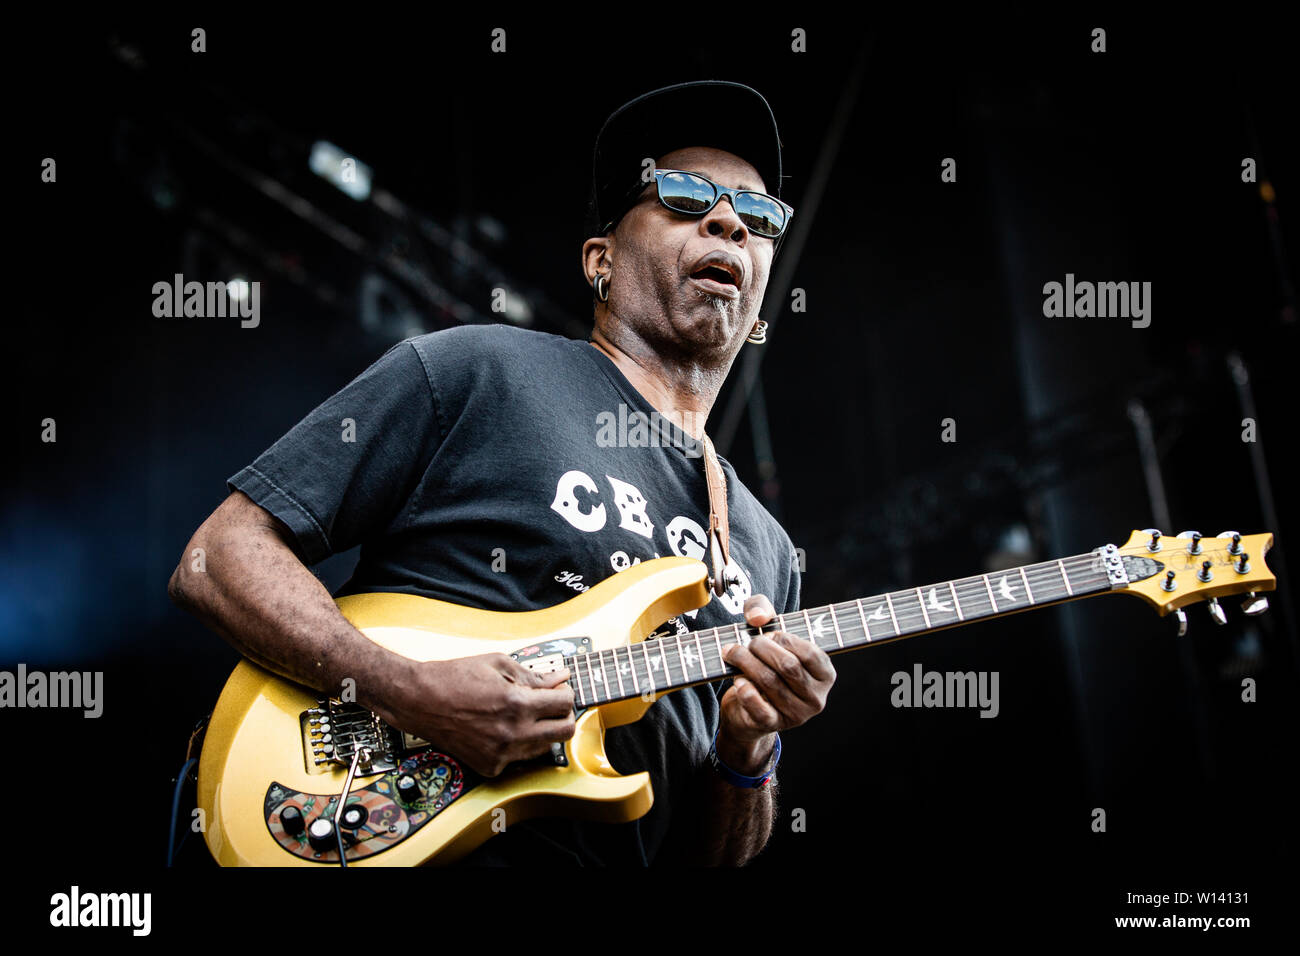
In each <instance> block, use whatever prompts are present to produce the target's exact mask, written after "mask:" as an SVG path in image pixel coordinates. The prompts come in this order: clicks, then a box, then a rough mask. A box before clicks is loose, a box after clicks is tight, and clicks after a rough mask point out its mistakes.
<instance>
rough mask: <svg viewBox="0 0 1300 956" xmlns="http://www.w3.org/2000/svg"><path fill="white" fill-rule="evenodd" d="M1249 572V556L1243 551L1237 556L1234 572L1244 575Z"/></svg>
mask: <svg viewBox="0 0 1300 956" xmlns="http://www.w3.org/2000/svg"><path fill="white" fill-rule="evenodd" d="M1249 570H1250V555H1248V554H1247V553H1246V552H1245V551H1243V552H1241V554H1239V555H1237V567H1236V571H1237V573H1238V574H1245V573H1246V572H1247V571H1249Z"/></svg>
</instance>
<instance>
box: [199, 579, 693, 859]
mask: <svg viewBox="0 0 1300 956" xmlns="http://www.w3.org/2000/svg"><path fill="white" fill-rule="evenodd" d="M707 576H708V571H707V568H706V567H705V565H704V564H703V563H702V562H700V561H697V560H694V559H692V558H680V557H671V558H658V559H655V560H651V561H643V562H641V563H640V564H637V565H634V566H633V567H631V568H628V569H627V570H625V571H621V572H619V573H618V574H616V575H613V576H612V577H610V578H607V579H606V580H604V581H602V582H601V583H599V584H597V585H595V586H594V587H592V588H591V589H590V590H588V591H585V592H583V593H582V594H579V595H576V596H575V597H573V598H572V599H570V600H568V601H566V602H564V603H563V604H559V605H556V606H555V607H551V608H545V609H542V610H537V611H522V612H516V613H510V612H497V611H483V610H477V609H473V608H465V607H461V606H459V605H455V604H450V603H447V602H443V601H435V600H432V599H430V598H423V597H417V596H414V595H409V594H360V595H353V596H350V597H345V598H340V599H339V600H338V605H339V608H340V609H341V610H342V612H343V614H344V616H345V617H347V618H348V620H349V621H351V622H352V623H353V624H354V625H355V626H356V627H357V628H358V629H359V630H360V631H362V633H364V634H365V635H366V637H367V638H369V639H370V640H372V641H374V642H375V643H376V644H379V645H381V646H382V647H384V648H386V649H388V650H390V651H393V652H394V653H397V654H401V655H402V656H404V657H407V658H410V659H411V660H416V661H434V660H452V659H455V658H459V657H470V656H474V655H478V654H489V653H495V652H499V653H503V654H507V655H512V656H514V657H515V658H516V660H518V661H519V662H520V663H521V664H524V665H525V666H533V667H536V668H537V669H539V670H551V669H554V668H555V667H558V666H561V662H560V658H561V657H562V656H563V655H564V654H570V655H571V654H573V653H575V652H592V651H604V650H611V649H614V648H618V647H625V646H627V645H629V644H631V643H636V642H639V641H642V640H644V638H645V637H646V635H647V634H649V633H651V632H652V631H653V630H654V629H655V628H656V627H657V626H658V625H659V624H661V623H662V622H663V621H665V620H667V619H668V618H670V617H672V616H674V615H676V614H681V613H683V612H685V611H688V610H691V609H693V608H697V607H701V606H703V605H704V604H705V603H706V602H707V601H708V600H709V597H710V592H709V590H708V586H707V584H706V578H707ZM658 696H660V695H659V694H655V693H652V692H647V693H646V694H644V695H642V696H639V697H634V698H632V699H630V700H621V701H618V702H616V703H611V704H604V705H600V706H596V707H590V708H587V709H584V710H581V711H580V712H579V714H578V719H577V729H576V732H575V734H574V736H573V738H572V739H571V740H568V741H565V742H564V744H563V746H562V747H560V746H558V745H557V748H556V749H557V752H556V753H555V754H553V755H552V756H550V757H545V758H541V759H540V760H538V761H529V762H528V763H526V764H522V765H517V766H515V767H512V768H511V769H509V770H507V771H506V772H505V773H503V774H502V775H500V776H499V777H496V778H492V779H484V778H481V777H478V776H477V775H476V774H474V773H473V771H471V770H470V769H469V768H468V767H463V766H462V765H460V764H459V763H458V762H457V760H456V759H455V756H454V755H450V754H441V753H438V752H437V750H436V747H433V746H432V745H430V744H428V743H427V742H424V741H418V739H416V738H406V739H405V741H404V742H405V744H406V746H402V745H401V744H402V742H403V740H402V736H401V735H400V734H399V733H398V732H396V731H394V730H393V729H392V728H388V727H387V726H386V725H383V724H382V723H380V722H378V720H377V718H374V717H373V715H370V714H369V712H368V711H365V710H364V709H363V708H360V707H357V706H356V705H346V704H343V703H342V702H339V701H338V700H334V701H332V702H331V701H324V700H322V698H321V696H320V695H319V694H317V693H316V692H314V691H311V690H308V689H306V688H304V687H302V686H300V685H298V684H295V683H292V682H290V681H287V680H285V679H283V678H281V677H279V676H277V675H275V674H272V673H271V672H269V671H267V670H264V669H263V668H261V667H258V666H257V665H255V664H252V663H250V662H249V661H246V660H245V661H242V662H241V663H240V664H239V665H238V666H237V667H236V668H235V671H234V673H233V674H232V675H231V677H230V679H229V680H228V681H227V682H226V685H225V688H224V690H223V691H222V694H221V697H220V699H219V700H218V702H217V706H216V709H215V710H214V711H213V714H212V718H211V721H210V722H209V725H208V729H207V733H206V737H205V740H204V745H203V753H202V757H201V759H200V763H199V788H198V797H199V807H200V808H201V809H202V810H203V812H204V821H205V824H206V827H205V833H204V835H205V839H206V840H207V844H208V848H209V850H210V851H211V853H212V855H213V857H214V858H215V859H216V860H217V862H219V863H221V864H222V865H226V866H321V865H334V866H337V865H339V854H338V850H337V837H333V838H331V839H330V840H329V841H328V842H327V840H326V839H325V838H324V837H323V836H322V835H321V834H319V833H318V834H317V836H318V840H317V843H316V845H314V846H313V844H312V842H311V841H310V840H309V834H310V830H309V829H308V827H310V826H311V825H312V824H313V823H315V822H316V821H317V820H320V819H322V818H325V819H328V820H331V821H333V820H334V819H336V814H337V809H338V797H339V795H340V794H341V793H342V792H343V790H344V786H345V783H346V780H347V777H348V770H349V767H350V763H351V761H350V759H348V760H340V759H339V758H340V757H342V756H344V755H346V756H348V757H349V758H350V756H351V754H352V753H353V752H355V750H356V749H358V748H359V747H360V744H359V743H357V742H358V741H361V742H364V743H365V744H366V745H367V746H368V747H370V751H371V753H372V754H373V755H374V756H375V758H376V759H374V760H373V761H372V763H371V765H370V766H368V767H367V766H364V765H362V766H360V767H359V769H358V770H357V773H356V777H355V779H354V781H353V783H352V785H351V787H350V789H349V791H348V799H347V803H346V804H345V806H344V817H343V818H342V822H343V823H344V824H345V825H343V826H341V827H340V830H341V832H342V833H343V834H344V841H345V845H346V846H347V850H346V852H347V863H348V865H349V866H414V865H421V864H425V863H431V862H435V863H447V862H451V861H453V860H455V859H457V858H459V857H461V856H464V855H465V854H467V853H469V852H470V851H472V850H474V849H475V848H477V847H478V846H479V845H480V844H482V843H483V842H484V841H486V840H487V839H488V838H490V837H491V836H493V835H494V834H495V833H497V832H500V831H501V829H502V827H503V826H508V825H512V824H514V823H517V822H519V821H521V820H524V819H527V818H529V817H534V816H541V815H547V816H549V815H556V816H572V817H585V818H588V819H593V820H600V821H605V822H623V821H628V820H634V819H636V818H638V817H640V816H642V815H643V814H645V813H646V811H648V810H649V809H650V806H651V804H652V802H653V800H654V795H653V793H652V791H651V786H650V778H649V774H646V773H637V774H632V775H628V776H623V775H621V774H619V773H618V772H617V771H615V770H614V769H613V767H611V766H610V763H609V760H608V759H607V758H606V755H605V730H606V729H607V728H609V727H616V726H619V725H621V724H627V723H631V722H633V721H635V720H637V719H639V718H640V717H641V715H642V714H644V713H645V711H646V709H648V708H649V706H650V704H651V703H653V701H654V700H655V699H656V698H657V697H658ZM348 740H352V741H353V749H352V750H346V749H345V748H346V747H347V746H348V744H347V741H348ZM371 744H373V746H371ZM388 744H393V746H387V745H388ZM336 747H337V748H338V749H334V748H336ZM560 751H562V752H560ZM383 754H388V755H391V759H383V757H382V755H383ZM313 755H315V756H313ZM330 757H334V758H335V759H329V758H330ZM403 777H406V778H407V780H405V781H403V780H402V778H403ZM411 780H414V781H415V783H416V784H418V789H408V790H407V791H406V792H401V789H400V786H401V784H405V785H406V786H407V787H408V788H410V787H411ZM295 808H296V813H295ZM286 811H287V813H286ZM349 815H350V818H349ZM358 820H360V821H361V822H360V823H359V824H358V822H357V821H358ZM299 823H301V824H302V826H301V827H300V826H299V825H298V824H299ZM349 823H351V824H355V825H352V826H349V825H347V824H349Z"/></svg>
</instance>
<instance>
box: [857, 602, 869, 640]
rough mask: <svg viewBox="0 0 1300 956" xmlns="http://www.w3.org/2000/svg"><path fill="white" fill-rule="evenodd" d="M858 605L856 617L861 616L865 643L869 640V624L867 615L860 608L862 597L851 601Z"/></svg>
mask: <svg viewBox="0 0 1300 956" xmlns="http://www.w3.org/2000/svg"><path fill="white" fill-rule="evenodd" d="M853 603H854V604H856V605H857V606H858V617H860V618H862V633H863V634H865V635H866V638H867V643H870V642H871V639H872V638H871V626H870V625H869V624H867V615H866V613H865V612H863V610H862V598H857V599H855V600H854V602H853Z"/></svg>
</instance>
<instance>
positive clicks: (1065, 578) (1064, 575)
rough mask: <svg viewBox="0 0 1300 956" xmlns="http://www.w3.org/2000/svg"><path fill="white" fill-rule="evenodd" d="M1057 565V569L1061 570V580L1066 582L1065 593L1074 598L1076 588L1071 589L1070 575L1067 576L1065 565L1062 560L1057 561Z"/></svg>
mask: <svg viewBox="0 0 1300 956" xmlns="http://www.w3.org/2000/svg"><path fill="white" fill-rule="evenodd" d="M1056 564H1057V567H1059V568H1060V569H1061V580H1062V581H1063V582H1065V593H1066V594H1069V595H1070V596H1072V597H1073V595H1074V588H1072V587H1070V575H1069V574H1067V573H1066V571H1065V564H1064V563H1063V562H1062V561H1060V559H1057V562H1056Z"/></svg>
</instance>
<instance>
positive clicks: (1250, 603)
mask: <svg viewBox="0 0 1300 956" xmlns="http://www.w3.org/2000/svg"><path fill="white" fill-rule="evenodd" d="M1241 610H1242V613H1244V614H1246V615H1247V616H1248V617H1255V616H1257V615H1260V614H1263V613H1264V612H1265V611H1267V610H1268V598H1266V597H1264V596H1263V595H1262V594H1256V593H1255V592H1254V591H1251V592H1250V593H1249V594H1247V595H1246V599H1245V600H1244V601H1242V602H1241Z"/></svg>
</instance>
